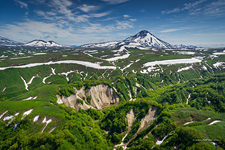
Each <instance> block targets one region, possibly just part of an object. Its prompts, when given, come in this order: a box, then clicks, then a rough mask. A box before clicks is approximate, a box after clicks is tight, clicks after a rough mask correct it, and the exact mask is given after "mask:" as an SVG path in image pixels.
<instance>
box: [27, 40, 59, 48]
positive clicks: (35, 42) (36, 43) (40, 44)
mask: <svg viewBox="0 0 225 150" xmlns="http://www.w3.org/2000/svg"><path fill="white" fill-rule="evenodd" d="M24 46H31V47H63V46H62V45H60V44H57V43H55V42H54V41H48V42H46V41H43V40H33V41H31V42H29V43H27V44H24Z"/></svg>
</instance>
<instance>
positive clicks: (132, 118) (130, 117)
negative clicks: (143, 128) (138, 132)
mask: <svg viewBox="0 0 225 150" xmlns="http://www.w3.org/2000/svg"><path fill="white" fill-rule="evenodd" d="M126 117H127V118H126V119H127V122H128V132H129V131H130V130H131V128H132V126H133V123H134V121H135V119H136V117H135V115H134V111H133V109H131V110H130V111H129V112H128V113H127V116H126Z"/></svg>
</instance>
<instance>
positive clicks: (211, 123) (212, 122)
mask: <svg viewBox="0 0 225 150" xmlns="http://www.w3.org/2000/svg"><path fill="white" fill-rule="evenodd" d="M217 122H221V121H220V120H215V121H213V122H211V123H210V124H209V125H213V124H215V123H217Z"/></svg>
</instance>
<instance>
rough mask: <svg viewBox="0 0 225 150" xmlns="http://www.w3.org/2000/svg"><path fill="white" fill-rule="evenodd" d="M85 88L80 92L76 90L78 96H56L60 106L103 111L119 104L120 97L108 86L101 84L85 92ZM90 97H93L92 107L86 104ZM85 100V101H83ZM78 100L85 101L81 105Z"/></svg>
mask: <svg viewBox="0 0 225 150" xmlns="http://www.w3.org/2000/svg"><path fill="white" fill-rule="evenodd" d="M84 88H85V87H82V88H81V89H80V90H77V89H76V88H74V90H75V93H76V94H72V95H71V96H69V97H65V96H62V97H60V96H59V95H56V97H57V103H58V104H65V105H66V106H68V107H72V108H74V109H76V110H79V108H81V109H85V110H86V109H89V108H95V109H100V110H101V109H102V108H104V107H108V106H110V105H111V104H118V103H119V97H118V96H117V95H116V93H115V92H114V90H113V89H112V88H110V87H109V86H108V85H104V84H100V85H97V86H92V87H91V89H88V90H86V91H85V90H84ZM88 96H91V103H90V105H88V104H86V102H87V101H86V99H87V97H88ZM83 98H85V100H83ZM77 99H80V100H82V101H83V104H81V103H79V102H78V101H77Z"/></svg>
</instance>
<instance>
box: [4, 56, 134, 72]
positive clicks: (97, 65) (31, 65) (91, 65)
mask: <svg viewBox="0 0 225 150" xmlns="http://www.w3.org/2000/svg"><path fill="white" fill-rule="evenodd" d="M129 55H130V54H129ZM54 64H78V65H83V66H86V67H90V68H95V69H112V70H115V69H116V67H115V66H100V65H99V64H96V63H92V62H87V61H79V60H62V61H56V62H52V61H50V62H46V63H31V64H27V65H22V66H9V67H0V70H5V69H8V68H30V67H35V66H41V65H54Z"/></svg>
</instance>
